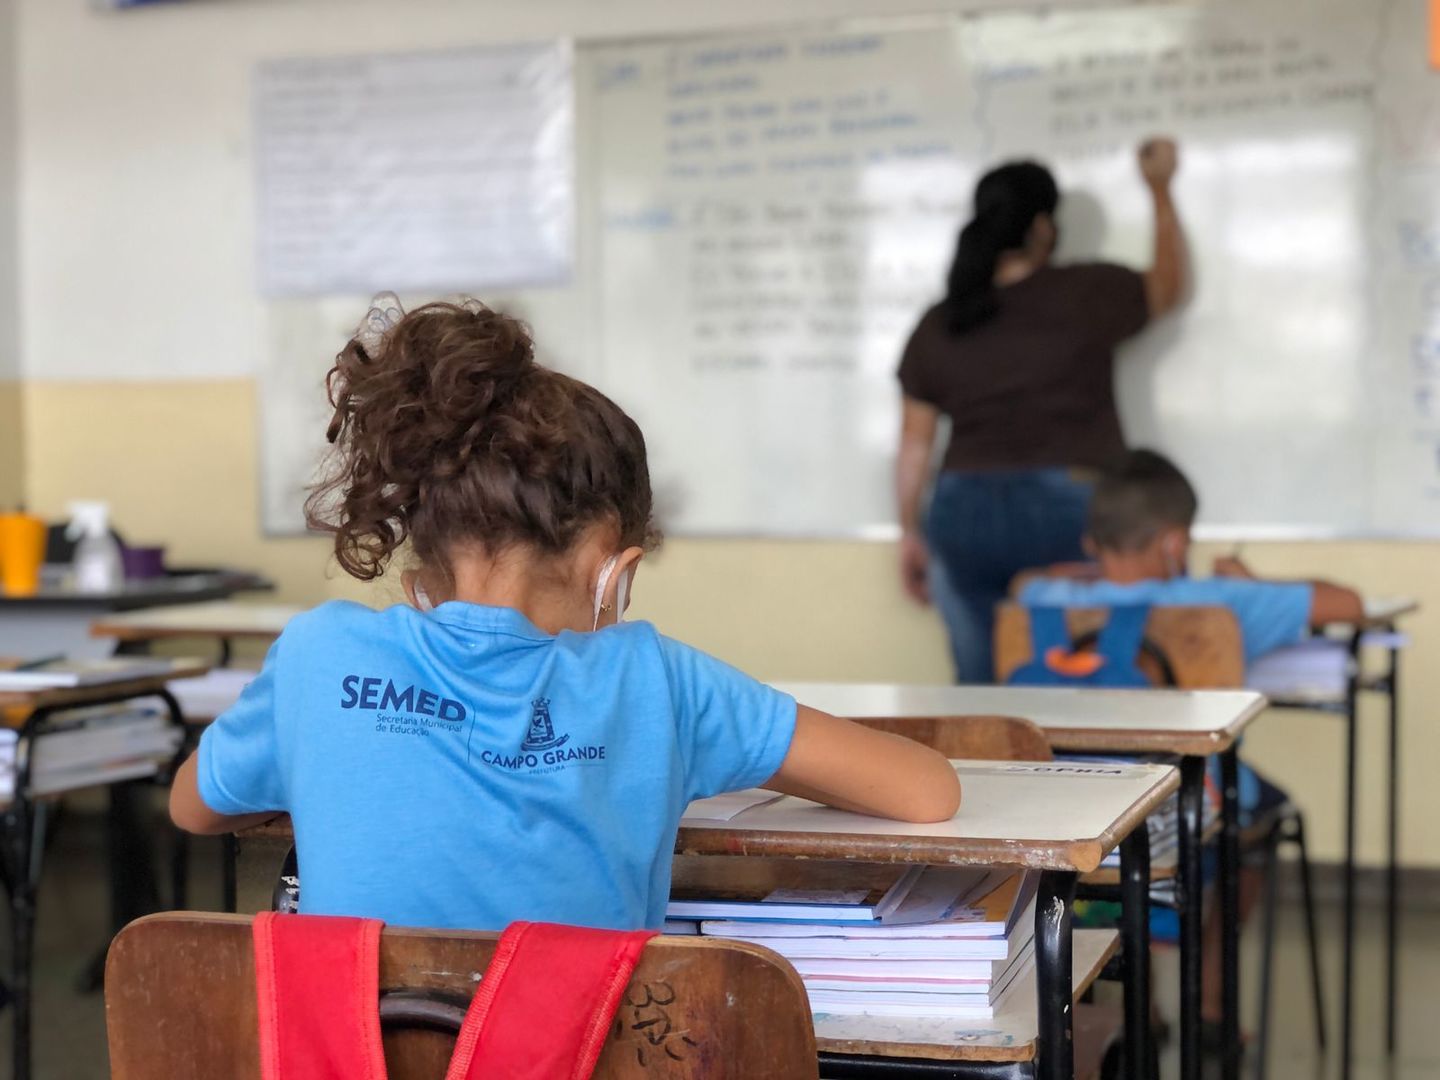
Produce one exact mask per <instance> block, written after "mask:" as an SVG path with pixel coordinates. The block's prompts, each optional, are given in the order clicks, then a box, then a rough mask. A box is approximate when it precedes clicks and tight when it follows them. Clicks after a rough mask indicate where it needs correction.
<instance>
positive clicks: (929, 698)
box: [779, 682, 1265, 754]
mask: <svg viewBox="0 0 1440 1080" xmlns="http://www.w3.org/2000/svg"><path fill="white" fill-rule="evenodd" d="M779 689H781V690H784V691H785V692H787V693H789V694H792V695H794V697H795V699H796V700H797V701H799V702H800V703H801V704H802V705H809V706H810V707H811V708H815V709H820V710H822V711H824V712H828V713H831V714H833V715H835V716H844V717H851V718H862V719H863V718H875V717H884V718H906V717H917V718H920V717H925V718H928V717H945V716H1018V717H1021V718H1022V719H1025V720H1030V721H1032V722H1034V723H1035V724H1038V725H1039V726H1040V727H1041V728H1043V729H1044V731H1045V736H1046V738H1047V739H1049V740H1050V744H1051V745H1052V746H1054V747H1055V748H1056V749H1057V750H1075V751H1090V752H1110V753H1174V754H1214V753H1218V752H1219V751H1222V750H1226V749H1229V747H1230V746H1231V745H1233V744H1234V742H1235V740H1236V739H1237V738H1238V737H1239V736H1240V734H1241V732H1243V731H1244V729H1245V727H1246V725H1248V724H1249V723H1250V722H1251V721H1252V720H1254V719H1255V718H1256V717H1257V716H1259V715H1260V713H1261V712H1262V711H1264V708H1265V697H1264V695H1263V694H1260V693H1257V692H1256V691H1254V690H1080V689H1073V688H1069V687H1036V686H923V685H910V684H903V683H799V682H797V683H781V684H779Z"/></svg>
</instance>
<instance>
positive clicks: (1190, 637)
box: [995, 603, 1245, 690]
mask: <svg viewBox="0 0 1440 1080" xmlns="http://www.w3.org/2000/svg"><path fill="white" fill-rule="evenodd" d="M1108 614H1109V612H1108V609H1106V608H1072V609H1070V610H1068V611H1067V612H1066V613H1065V618H1066V625H1067V626H1068V628H1069V630H1070V635H1071V637H1072V638H1073V639H1080V638H1083V637H1084V636H1085V635H1087V634H1092V633H1095V632H1096V631H1098V630H1099V629H1100V627H1102V626H1104V625H1105V621H1106V619H1107V617H1108ZM1145 640H1146V641H1147V642H1149V643H1150V644H1151V645H1153V646H1154V647H1155V648H1156V649H1157V650H1158V651H1159V652H1160V653H1161V654H1162V655H1163V656H1164V658H1165V660H1166V661H1167V662H1168V664H1169V666H1170V670H1171V672H1173V674H1174V676H1175V685H1176V686H1179V687H1182V688H1184V689H1187V690H1205V689H1211V690H1213V689H1223V688H1227V687H1235V686H1241V685H1243V684H1244V681H1245V652H1244V648H1243V646H1242V644H1241V638H1240V624H1239V622H1237V621H1236V619H1235V614H1234V612H1232V611H1231V610H1230V609H1229V608H1226V607H1220V606H1218V605H1217V606H1204V607H1178V606H1177V607H1152V608H1151V609H1150V618H1149V620H1148V621H1147V622H1146V624H1145ZM1033 654H1034V650H1033V648H1032V646H1031V633H1030V615H1029V612H1028V611H1027V610H1026V609H1025V608H1024V607H1022V606H1020V605H1019V604H1010V603H1007V604H1001V605H1000V607H999V608H998V609H997V610H996V615H995V676H996V679H997V680H998V681H1000V682H1005V681H1006V680H1007V679H1008V678H1009V677H1010V675H1011V674H1012V673H1013V672H1014V671H1015V670H1016V669H1017V668H1020V667H1023V666H1024V665H1026V664H1028V663H1030V661H1031V660H1032V659H1033V658H1034V656H1033ZM1140 669H1141V670H1142V671H1144V672H1145V674H1146V675H1147V676H1149V677H1150V680H1151V682H1153V683H1154V684H1155V685H1156V686H1161V685H1164V683H1165V678H1164V675H1163V674H1162V671H1161V668H1160V665H1159V664H1157V663H1156V662H1155V659H1154V657H1152V656H1149V655H1145V654H1142V655H1141V658H1140Z"/></svg>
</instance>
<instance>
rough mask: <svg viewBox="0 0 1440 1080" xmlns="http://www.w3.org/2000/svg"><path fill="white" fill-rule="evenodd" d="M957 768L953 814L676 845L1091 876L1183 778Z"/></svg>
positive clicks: (726, 830) (776, 826)
mask: <svg viewBox="0 0 1440 1080" xmlns="http://www.w3.org/2000/svg"><path fill="white" fill-rule="evenodd" d="M954 765H955V767H956V769H957V770H958V771H959V773H960V784H961V787H962V788H963V794H962V797H961V804H960V811H959V813H957V814H956V815H955V816H954V817H953V818H951V819H950V820H948V821H941V822H935V823H932V824H923V825H917V824H911V823H908V822H903V821H889V820H886V819H883V818H873V817H867V816H866V815H864V814H852V813H850V812H849V811H846V810H836V809H834V808H832V807H828V806H821V805H819V804H818V803H813V802H809V801H807V800H805V799H797V798H793V797H790V796H786V797H784V798H781V799H778V800H776V801H774V802H770V803H766V804H764V805H760V806H755V807H752V808H751V809H749V810H745V811H743V812H741V813H740V814H737V815H736V816H735V817H733V818H731V819H730V820H729V821H698V820H690V819H687V820H685V821H682V823H681V825H680V833H679V836H678V837H677V838H676V841H675V851H676V853H677V854H680V855H771V856H777V857H781V858H808V859H834V860H852V861H855V862H870V863H924V864H927V865H937V866H939V865H951V866H1014V867H1028V868H1033V869H1043V870H1075V871H1078V872H1080V873H1088V872H1090V871H1091V870H1094V869H1095V868H1096V867H1097V866H1099V865H1100V861H1101V860H1102V859H1103V858H1104V857H1105V856H1106V854H1108V853H1109V852H1110V851H1111V850H1113V849H1114V847H1115V846H1116V845H1117V844H1118V843H1119V842H1120V841H1121V840H1123V839H1124V838H1125V837H1126V836H1128V835H1129V834H1130V832H1131V830H1133V829H1135V828H1137V827H1139V826H1141V825H1142V824H1143V822H1144V821H1145V818H1146V817H1147V816H1148V815H1149V814H1150V813H1151V812H1152V811H1153V810H1155V809H1156V808H1157V807H1158V806H1160V804H1161V803H1163V802H1164V801H1165V799H1166V798H1168V797H1169V796H1170V794H1171V793H1172V792H1174V791H1175V789H1176V788H1178V787H1179V785H1180V774H1179V771H1178V770H1177V769H1175V768H1173V767H1172V766H1169V765H1109V764H1106V765H1087V764H1084V763H1073V762H1072V763H1068V764H1067V763H1064V762H1054V763H1048V762H1009V761H957V762H954ZM245 835H247V836H256V837H270V838H274V839H279V840H288V839H291V838H292V837H293V831H292V828H291V824H290V819H289V817H287V816H285V815H283V814H281V815H277V816H276V817H275V818H274V819H272V820H271V821H268V822H265V823H264V824H262V825H258V826H255V827H253V828H250V829H247V830H246V831H245Z"/></svg>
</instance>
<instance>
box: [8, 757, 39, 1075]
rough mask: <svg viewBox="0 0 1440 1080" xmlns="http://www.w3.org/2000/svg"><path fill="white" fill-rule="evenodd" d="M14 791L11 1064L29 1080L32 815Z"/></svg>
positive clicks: (20, 790) (32, 954) (10, 837)
mask: <svg viewBox="0 0 1440 1080" xmlns="http://www.w3.org/2000/svg"><path fill="white" fill-rule="evenodd" d="M22 752H23V751H22ZM26 771H28V770H26ZM16 789H17V790H16V796H15V801H14V802H13V803H11V805H10V808H9V809H8V810H7V811H6V812H5V832H6V837H5V841H6V847H7V848H8V851H7V855H8V856H9V858H8V860H7V861H8V862H9V863H10V876H11V880H10V936H11V949H12V952H13V957H12V960H11V965H12V967H11V975H10V993H11V998H12V1000H11V1008H12V1009H13V1010H14V1013H13V1021H12V1022H13V1025H14V1026H13V1029H12V1030H13V1036H12V1041H13V1045H12V1048H11V1050H12V1058H11V1060H12V1073H13V1075H14V1077H15V1080H30V1036H31V1006H32V1000H31V998H32V995H33V986H32V982H33V980H32V972H33V969H34V961H35V886H36V878H35V874H34V861H35V860H34V858H33V848H34V843H35V835H34V829H35V812H34V807H33V806H32V805H31V803H30V800H29V798H27V797H26V796H25V795H24V794H23V788H20V786H19V784H18V782H17V785H16Z"/></svg>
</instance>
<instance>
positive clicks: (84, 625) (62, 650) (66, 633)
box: [0, 570, 273, 659]
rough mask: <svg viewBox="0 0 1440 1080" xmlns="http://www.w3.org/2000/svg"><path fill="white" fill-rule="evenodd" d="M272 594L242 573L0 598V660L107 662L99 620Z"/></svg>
mask: <svg viewBox="0 0 1440 1080" xmlns="http://www.w3.org/2000/svg"><path fill="white" fill-rule="evenodd" d="M270 588H273V586H272V585H271V584H270V582H268V581H266V580H265V579H264V578H261V577H258V576H256V575H255V574H249V573H244V572H242V571H230V570H219V571H203V572H202V571H197V572H195V573H177V574H170V575H167V576H166V577H163V578H155V579H153V580H148V581H127V582H125V583H124V584H123V585H121V586H120V587H119V588H118V589H115V590H114V591H112V592H106V593H82V592H78V591H77V590H75V589H73V588H63V587H52V586H44V587H42V588H41V589H40V590H39V591H38V592H35V593H30V594H25V595H22V594H17V593H5V592H0V656H24V657H37V656H52V655H62V656H68V657H71V658H72V659H97V658H99V657H102V656H109V655H110V654H111V653H112V652H113V651H114V648H115V642H114V640H113V639H107V638H97V637H94V636H93V635H92V634H91V629H90V627H91V624H92V623H94V621H95V620H96V619H98V618H101V617H102V616H109V615H112V614H114V613H116V612H121V611H138V610H140V609H142V608H153V607H160V606H169V607H174V606H176V605H189V604H199V603H204V602H205V601H208V600H218V599H222V598H224V597H228V596H233V595H235V594H236V593H239V592H253V591H257V590H266V589H270Z"/></svg>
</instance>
